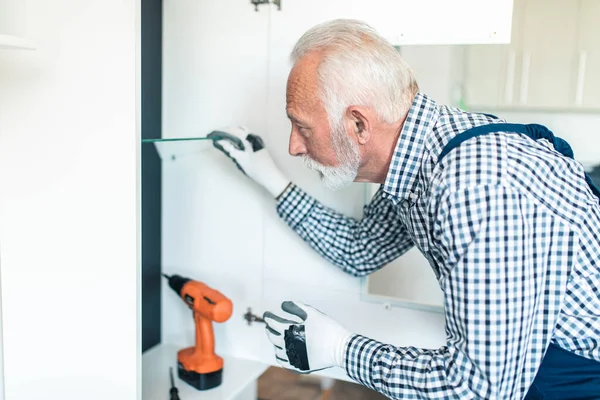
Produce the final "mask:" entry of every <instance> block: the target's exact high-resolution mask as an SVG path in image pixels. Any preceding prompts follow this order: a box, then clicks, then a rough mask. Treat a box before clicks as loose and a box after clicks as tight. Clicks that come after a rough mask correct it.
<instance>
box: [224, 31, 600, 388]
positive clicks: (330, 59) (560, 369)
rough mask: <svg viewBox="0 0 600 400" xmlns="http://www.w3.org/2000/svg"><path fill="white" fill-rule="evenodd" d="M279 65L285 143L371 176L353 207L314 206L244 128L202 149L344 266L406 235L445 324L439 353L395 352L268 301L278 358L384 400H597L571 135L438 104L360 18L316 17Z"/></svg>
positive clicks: (599, 380)
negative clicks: (363, 198)
mask: <svg viewBox="0 0 600 400" xmlns="http://www.w3.org/2000/svg"><path fill="white" fill-rule="evenodd" d="M292 62H293V68H292V70H291V72H290V75H289V79H288V85H287V113H288V116H289V119H290V120H291V124H292V131H291V136H290V141H289V152H290V154H291V155H293V156H299V157H302V158H303V159H304V161H305V162H306V165H307V166H308V167H310V168H312V169H314V170H317V171H319V173H320V175H321V177H322V180H323V182H324V183H325V184H326V185H327V186H328V187H330V188H338V187H341V186H343V185H346V184H349V183H351V182H374V183H379V184H381V188H380V189H379V191H378V192H377V193H376V194H375V196H374V198H373V201H372V202H371V203H370V204H369V205H368V206H367V207H366V208H365V216H364V218H363V219H362V220H360V221H356V220H354V219H351V218H347V217H345V216H343V215H341V214H339V213H337V212H335V211H334V210H331V209H329V208H327V207H325V206H323V205H322V204H319V203H318V202H317V201H316V200H315V199H313V198H311V197H310V196H309V195H307V194H306V193H305V192H303V191H302V190H301V189H300V188H299V187H297V186H296V185H294V184H293V183H291V182H290V181H289V180H288V179H287V178H286V177H285V176H284V175H283V174H282V173H281V172H280V171H279V170H278V169H277V167H276V166H275V164H274V163H273V161H272V160H271V158H270V157H269V153H268V152H267V150H266V149H264V148H263V147H264V146H263V144H262V141H261V139H260V137H259V136H257V135H254V134H251V133H250V132H248V131H247V130H245V129H244V128H234V129H230V130H228V133H230V134H233V135H236V136H237V137H239V138H240V139H242V140H231V138H226V137H223V136H220V135H217V136H214V137H213V139H214V140H215V142H214V143H215V146H217V147H218V148H220V149H221V150H222V151H224V152H225V153H226V154H227V155H228V156H229V157H231V158H232V159H234V160H235V162H236V163H237V165H238V167H239V168H240V169H241V170H242V171H243V172H244V173H245V174H246V175H248V176H249V177H251V178H253V179H254V180H255V181H256V182H258V183H259V184H261V185H262V186H264V187H265V188H266V189H267V190H268V191H269V192H270V193H271V194H272V195H273V197H275V198H276V200H277V210H278V213H279V215H280V216H281V218H283V219H284V220H285V221H286V222H287V223H288V224H289V226H290V227H291V228H292V229H293V230H294V231H296V232H297V233H298V234H299V235H300V236H301V237H302V238H303V239H304V240H305V241H306V242H307V243H308V244H309V245H311V246H312V247H313V248H314V249H315V250H316V251H317V252H319V253H320V254H321V255H322V256H323V257H325V258H326V259H328V260H329V261H330V262H331V263H333V264H335V265H336V266H338V267H340V268H341V269H343V270H344V271H346V272H348V273H350V274H352V275H355V276H364V275H366V274H369V273H371V272H373V271H375V270H377V269H378V268H381V267H382V266H384V265H385V264H387V263H389V262H390V261H392V260H394V259H395V258H397V257H399V256H401V255H402V254H403V253H405V252H406V251H407V250H408V249H410V248H411V247H412V246H414V245H416V246H417V247H418V248H419V250H420V251H421V252H422V253H423V254H424V256H425V257H426V258H427V259H428V260H429V263H430V265H431V268H432V269H433V270H434V272H435V274H436V276H437V278H438V281H439V284H440V287H441V288H442V290H443V292H444V295H445V317H446V333H447V336H446V344H445V345H444V346H443V347H441V348H439V349H419V348H414V347H401V348H397V347H395V346H392V345H387V344H383V343H380V342H377V341H375V340H372V339H369V338H366V337H363V336H361V335H358V334H354V333H351V332H348V331H347V330H346V329H345V328H344V327H343V326H341V325H340V324H338V323H336V322H335V321H333V320H332V319H331V318H329V317H328V316H326V315H324V314H322V313H321V312H319V311H318V310H316V309H314V308H312V307H311V306H309V305H306V304H302V303H294V302H285V303H283V304H282V309H283V313H281V314H280V313H271V312H267V313H265V320H266V322H267V328H266V329H267V336H268V337H269V340H270V341H271V342H272V343H273V345H274V351H275V356H276V358H277V360H278V362H279V363H280V364H281V365H282V366H283V367H286V368H289V369H292V370H295V371H299V372H304V373H307V372H312V371H316V370H320V369H324V368H329V367H333V366H338V367H342V368H345V370H346V372H347V374H348V375H349V376H350V377H351V378H353V379H354V380H356V381H357V382H360V383H362V384H364V385H366V386H368V387H370V388H373V389H375V390H377V391H379V392H381V393H383V394H385V395H387V396H388V397H391V398H395V399H400V398H402V399H417V398H418V399H472V398H478V399H522V398H527V399H542V398H546V399H549V398H560V399H571V398H572V399H584V398H585V399H588V398H600V205H599V199H600V193H599V192H598V189H597V188H596V187H595V186H594V185H593V184H592V183H591V181H590V180H589V179H587V175H586V174H585V172H584V170H583V168H582V166H581V165H580V164H579V163H577V162H576V161H574V160H573V154H572V152H570V148H569V146H568V144H566V143H565V142H564V141H562V140H561V139H559V138H556V137H554V136H553V135H552V133H551V132H550V131H548V130H547V129H546V128H544V127H543V126H540V125H518V124H507V123H506V122H505V121H503V120H501V119H499V118H497V117H494V116H491V115H484V114H476V113H468V112H465V111H462V110H459V109H456V108H452V107H447V106H443V105H440V104H437V103H436V102H435V101H434V100H432V99H431V98H429V97H427V96H426V95H425V94H423V93H420V92H419V88H418V85H417V82H416V81H415V78H414V76H413V73H412V72H411V70H410V68H409V67H408V66H407V64H406V63H405V62H404V61H403V59H402V58H401V56H400V55H399V53H398V52H397V51H396V49H395V48H394V47H393V46H392V45H390V44H389V43H387V42H386V41H385V40H384V39H382V38H381V37H380V36H379V35H378V34H377V33H376V32H374V31H373V30H372V29H371V28H370V27H368V26H367V25H365V24H363V23H360V22H358V21H349V20H337V21H331V22H328V23H324V24H321V25H318V26H316V27H314V28H312V29H311V30H309V31H308V32H306V33H305V34H304V35H303V36H302V38H301V39H300V40H299V41H298V43H297V44H296V46H295V48H294V50H293V53H292ZM398 329H402V324H401V323H400V322H399V325H398Z"/></svg>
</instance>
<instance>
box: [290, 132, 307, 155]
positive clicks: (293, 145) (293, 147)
mask: <svg viewBox="0 0 600 400" xmlns="http://www.w3.org/2000/svg"><path fill="white" fill-rule="evenodd" d="M289 152H290V155H291V156H294V157H297V156H301V155H303V154H306V152H307V151H306V146H305V145H304V140H302V138H301V137H299V135H298V134H297V133H295V132H294V131H293V130H292V133H291V134H290V149H289Z"/></svg>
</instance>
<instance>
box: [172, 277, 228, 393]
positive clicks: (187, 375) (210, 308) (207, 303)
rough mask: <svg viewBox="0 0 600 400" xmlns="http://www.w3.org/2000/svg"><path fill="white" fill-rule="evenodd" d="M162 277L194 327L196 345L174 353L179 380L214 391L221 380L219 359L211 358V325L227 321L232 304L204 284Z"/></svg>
mask: <svg viewBox="0 0 600 400" xmlns="http://www.w3.org/2000/svg"><path fill="white" fill-rule="evenodd" d="M163 276H164V277H165V278H167V279H168V280H169V286H170V287H171V289H173V290H174V291H175V292H177V294H179V296H181V298H182V299H183V301H184V302H185V303H186V304H187V305H188V306H189V307H190V309H191V310H192V311H193V313H194V322H195V324H196V345H195V346H194V347H188V348H186V349H183V350H180V351H179V352H178V353H177V365H178V368H177V370H178V375H179V378H180V379H181V380H183V381H184V382H186V383H188V384H190V385H191V386H193V387H195V388H196V389H198V390H207V389H212V388H214V387H217V386H219V385H220V384H221V382H222V380H223V359H222V358H221V357H219V356H218V355H216V354H215V337H214V332H213V329H212V321H215V322H225V321H227V320H228V319H229V317H231V313H232V311H233V304H232V303H231V300H229V299H228V298H227V297H225V296H224V295H223V294H221V293H220V292H219V291H217V290H214V289H211V288H209V287H208V286H206V285H205V284H204V283H201V282H198V281H194V280H191V279H189V278H184V277H182V276H179V275H171V276H168V275H165V274H163Z"/></svg>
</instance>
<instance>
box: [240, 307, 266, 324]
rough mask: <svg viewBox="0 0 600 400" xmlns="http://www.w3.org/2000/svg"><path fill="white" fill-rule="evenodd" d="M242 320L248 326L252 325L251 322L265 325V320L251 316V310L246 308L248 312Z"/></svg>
mask: <svg viewBox="0 0 600 400" xmlns="http://www.w3.org/2000/svg"><path fill="white" fill-rule="evenodd" d="M244 319H245V320H246V321H247V322H248V325H252V323H253V322H262V323H263V324H264V323H265V320H264V319H262V318H261V317H259V316H258V315H254V314H252V309H251V308H250V307H248V312H247V313H246V314H244Z"/></svg>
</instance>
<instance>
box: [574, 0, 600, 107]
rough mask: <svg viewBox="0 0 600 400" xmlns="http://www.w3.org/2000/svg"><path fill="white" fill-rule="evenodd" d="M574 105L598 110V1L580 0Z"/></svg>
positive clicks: (599, 48)
mask: <svg viewBox="0 0 600 400" xmlns="http://www.w3.org/2000/svg"><path fill="white" fill-rule="evenodd" d="M580 7H581V8H580V15H581V17H580V19H579V36H578V46H577V54H576V56H577V70H576V72H577V73H576V76H577V79H576V86H575V104H576V105H577V106H580V107H584V108H586V107H587V108H595V109H598V108H600V23H599V21H600V1H599V0H582V1H581V6H580Z"/></svg>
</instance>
